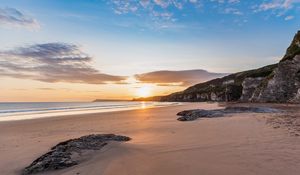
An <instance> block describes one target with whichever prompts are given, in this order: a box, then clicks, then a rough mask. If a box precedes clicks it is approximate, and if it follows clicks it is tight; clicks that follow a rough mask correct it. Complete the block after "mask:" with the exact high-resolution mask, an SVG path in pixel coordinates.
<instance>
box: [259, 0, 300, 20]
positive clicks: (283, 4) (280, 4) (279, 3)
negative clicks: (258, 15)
mask: <svg viewBox="0 0 300 175" xmlns="http://www.w3.org/2000/svg"><path fill="white" fill-rule="evenodd" d="M298 3H300V0H268V1H265V2H263V3H261V4H260V5H259V6H258V7H257V8H256V9H255V12H261V11H273V12H275V14H276V15H277V16H281V15H282V14H283V13H285V12H287V11H288V10H291V9H293V8H294V5H295V4H298Z"/></svg>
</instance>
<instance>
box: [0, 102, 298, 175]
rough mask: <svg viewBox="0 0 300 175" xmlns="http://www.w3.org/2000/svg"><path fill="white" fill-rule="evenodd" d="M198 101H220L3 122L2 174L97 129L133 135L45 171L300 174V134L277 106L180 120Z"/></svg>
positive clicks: (84, 174) (199, 105)
mask: <svg viewBox="0 0 300 175" xmlns="http://www.w3.org/2000/svg"><path fill="white" fill-rule="evenodd" d="M294 107H295V106H294ZM194 108H205V109H215V108H218V106H217V104H208V103H194V104H184V105H182V106H172V107H163V108H152V109H141V110H132V111H122V112H110V113H100V114H88V115H77V116H64V117H55V118H44V119H33V120H25V121H13V122H0V175H11V174H20V172H21V170H22V169H23V168H24V167H25V166H27V165H29V164H30V163H31V162H32V161H33V160H34V159H36V158H37V157H39V156H41V155H42V154H44V153H46V152H47V151H48V150H49V149H50V148H51V147H52V146H54V145H56V144H57V143H59V142H61V141H64V140H68V139H71V138H76V137H80V136H83V135H88V134H98V133H114V134H120V135H125V136H129V137H131V138H132V140H131V141H129V142H125V143H113V144H110V145H108V146H107V147H105V148H104V149H103V150H100V151H98V152H96V153H95V154H93V156H92V157H89V158H87V160H86V161H85V162H83V163H81V164H79V165H77V166H74V167H71V168H68V169H64V170H59V171H55V172H48V173H46V174H53V175H54V174H55V175H59V174H63V175H74V174H81V175H169V174H170V175H182V174H185V175H201V174H202V175H220V174H229V175H299V172H300V137H297V136H296V135H292V134H290V133H289V132H288V131H289V129H288V128H285V127H284V126H282V127H281V126H280V125H279V127H278V126H277V125H276V126H275V125H273V123H274V121H273V120H272V122H273V123H272V122H267V121H268V120H269V119H270V118H271V119H272V118H274V117H276V115H278V114H235V115H232V116H228V117H221V118H213V119H199V120H196V121H192V122H179V121H177V120H176V119H177V116H176V113H177V112H179V111H182V110H186V109H194ZM295 108H296V109H297V106H296V107H295ZM295 112H297V114H299V111H293V113H295ZM299 115H300V114H299ZM295 116H296V115H295ZM275 123H276V122H275ZM276 124H278V122H277V123H276ZM296 127H297V126H296ZM275 128H276V129H275ZM294 129H295V128H294ZM296 130H297V128H296ZM293 132H294V131H293Z"/></svg>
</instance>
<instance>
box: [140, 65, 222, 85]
mask: <svg viewBox="0 0 300 175" xmlns="http://www.w3.org/2000/svg"><path fill="white" fill-rule="evenodd" d="M225 75H226V74H223V73H212V72H208V71H206V70H201V69H197V70H183V71H164V70H163V71H155V72H148V73H144V74H136V75H135V78H136V79H137V80H138V81H139V82H141V83H154V84H157V85H159V86H174V85H176V86H189V85H193V84H196V83H200V82H205V81H208V80H211V79H214V78H219V77H222V76H225Z"/></svg>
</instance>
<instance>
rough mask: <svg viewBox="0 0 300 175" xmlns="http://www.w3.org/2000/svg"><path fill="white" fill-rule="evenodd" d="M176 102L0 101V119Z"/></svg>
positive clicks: (58, 114) (68, 113)
mask: <svg viewBox="0 0 300 175" xmlns="http://www.w3.org/2000/svg"><path fill="white" fill-rule="evenodd" d="M178 104H179V103H168V102H133V101H103V102H11V103H0V121H11V120H25V119H34V118H43V117H53V116H65V115H75V114H91V113H101V112H113V111H124V110H133V109H145V108H154V107H164V106H170V105H178Z"/></svg>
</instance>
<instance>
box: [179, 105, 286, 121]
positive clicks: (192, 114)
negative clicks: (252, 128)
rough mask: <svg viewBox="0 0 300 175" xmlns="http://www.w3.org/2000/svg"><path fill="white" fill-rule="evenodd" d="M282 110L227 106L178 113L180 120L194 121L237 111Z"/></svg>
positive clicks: (276, 111) (266, 111)
mask: <svg viewBox="0 0 300 175" xmlns="http://www.w3.org/2000/svg"><path fill="white" fill-rule="evenodd" d="M278 112H281V111H280V110H277V109H274V108H268V107H226V108H224V109H214V110H204V109H194V110H186V111H182V112H179V113H177V115H178V116H181V117H179V118H178V119H177V120H179V121H193V120H196V119H198V118H213V117H223V116H225V115H228V114H236V113H278Z"/></svg>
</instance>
